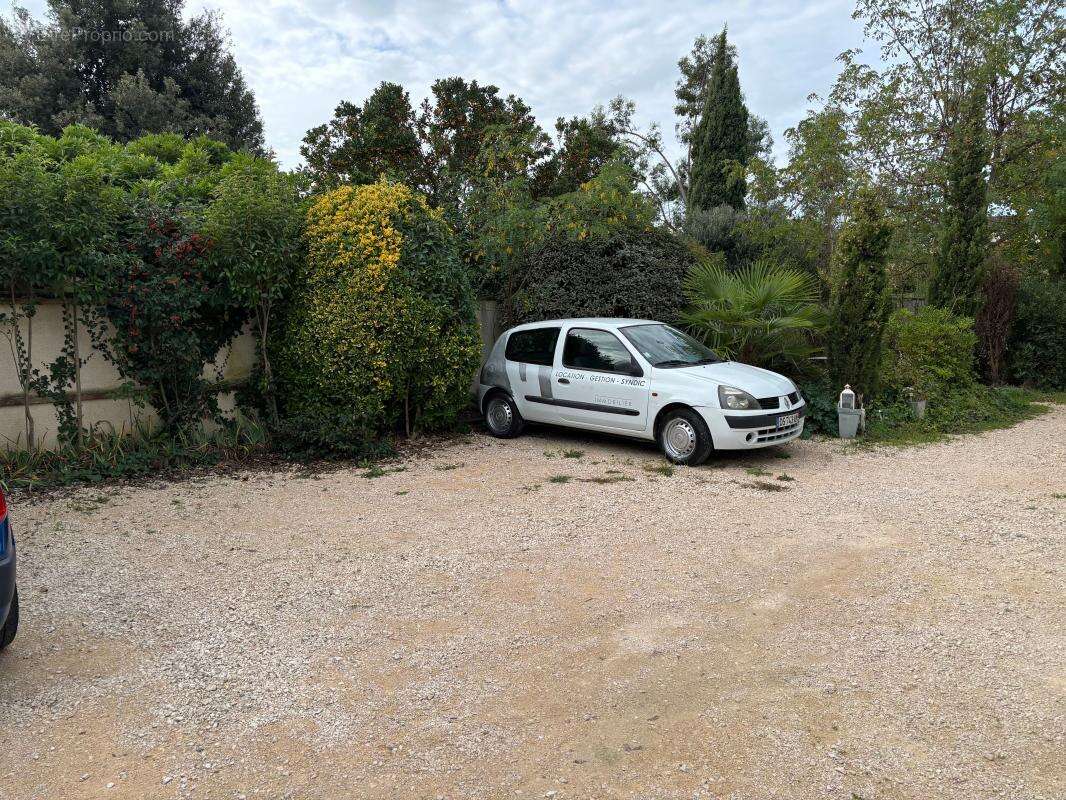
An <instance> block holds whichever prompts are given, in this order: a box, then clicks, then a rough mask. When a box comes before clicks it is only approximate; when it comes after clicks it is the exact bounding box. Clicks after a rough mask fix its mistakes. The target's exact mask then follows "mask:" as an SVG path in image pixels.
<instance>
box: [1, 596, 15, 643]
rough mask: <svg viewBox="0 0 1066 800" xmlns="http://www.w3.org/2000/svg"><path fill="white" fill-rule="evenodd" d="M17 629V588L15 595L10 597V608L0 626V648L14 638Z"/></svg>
mask: <svg viewBox="0 0 1066 800" xmlns="http://www.w3.org/2000/svg"><path fill="white" fill-rule="evenodd" d="M18 629H19V590H18V589H16V590H15V596H14V597H13V598H12V599H11V610H10V611H9V612H8V614H7V622H5V623H4V627H3V628H0V650H3V649H4V648H5V647H7V646H8V645H9V644H11V642H12V640H13V639H14V638H15V633H16V632H17V631H18Z"/></svg>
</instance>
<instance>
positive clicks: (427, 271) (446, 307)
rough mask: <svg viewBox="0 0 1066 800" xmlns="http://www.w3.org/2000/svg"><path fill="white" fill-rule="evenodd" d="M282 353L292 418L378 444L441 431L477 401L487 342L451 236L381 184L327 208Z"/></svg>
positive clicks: (343, 194) (397, 189)
mask: <svg viewBox="0 0 1066 800" xmlns="http://www.w3.org/2000/svg"><path fill="white" fill-rule="evenodd" d="M306 237H307V263H306V265H305V266H304V268H303V269H302V271H301V273H300V274H299V275H298V276H297V280H296V288H295V291H294V295H293V298H292V303H291V306H290V310H289V313H288V315H287V318H286V321H285V324H284V328H283V331H282V336H281V337H280V339H281V343H280V345H279V348H278V354H277V360H278V373H279V384H280V388H281V391H282V397H283V404H284V408H285V411H286V413H287V414H288V415H289V416H290V417H299V416H301V415H307V416H308V417H312V418H315V419H322V418H323V417H325V418H327V419H328V418H330V416H331V415H333V416H335V417H336V418H337V419H345V420H350V419H351V418H353V417H358V418H359V419H360V420H361V421H362V422H363V424H364V427H365V430H366V432H367V433H368V434H370V435H376V434H382V433H390V432H393V431H404V430H409V431H410V430H415V429H419V430H434V429H441V428H444V427H446V426H448V425H449V424H451V423H453V422H454V420H455V417H456V415H457V414H458V412H459V411H460V410H461V409H462V408H463V406H464V405H465V404H466V403H468V402H469V390H470V382H471V379H472V377H473V375H474V371H475V370H476V369H477V367H478V364H479V360H480V353H481V339H480V336H479V334H478V326H477V318H476V313H475V306H474V299H473V293H472V291H471V288H470V283H469V279H468V277H467V275H466V272H465V271H464V269H463V266H462V264H461V262H460V260H459V257H458V254H457V250H456V244H455V241H454V236H453V234H452V232H451V230H450V229H449V228H448V226H447V225H446V224H445V222H444V221H443V220H442V219H441V217H440V215H439V214H438V213H437V212H436V211H434V210H433V209H431V208H430V207H429V206H428V205H427V204H426V201H425V199H424V198H423V197H422V196H421V195H419V194H417V193H416V192H414V191H412V190H411V189H409V188H408V187H406V186H404V185H402V184H398V183H391V182H389V181H385V180H382V181H379V182H378V183H373V184H368V185H364V186H344V187H341V188H339V189H336V190H334V191H332V192H329V193H327V194H324V195H322V196H321V197H319V198H318V199H317V200H316V201H315V202H314V203H313V204H312V206H311V208H310V209H309V210H308V214H307V228H306Z"/></svg>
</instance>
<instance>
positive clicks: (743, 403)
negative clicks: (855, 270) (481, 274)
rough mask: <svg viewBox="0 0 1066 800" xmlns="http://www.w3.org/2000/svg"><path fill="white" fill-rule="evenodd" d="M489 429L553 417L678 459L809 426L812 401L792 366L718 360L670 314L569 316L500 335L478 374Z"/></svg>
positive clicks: (506, 431) (693, 460)
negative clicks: (792, 375) (667, 319)
mask: <svg viewBox="0 0 1066 800" xmlns="http://www.w3.org/2000/svg"><path fill="white" fill-rule="evenodd" d="M478 383H479V386H478V401H479V404H480V407H481V410H482V411H483V412H484V414H485V421H486V423H487V425H488V428H489V430H490V431H491V432H492V433H493V434H494V435H495V436H499V437H502V438H510V437H512V436H517V435H518V434H519V433H521V432H522V427H523V425H524V423H525V422H526V421H527V420H528V421H530V422H546V423H551V424H555V425H566V426H569V427H572V428H584V429H587V430H595V431H606V432H608V433H616V434H621V435H623V436H632V437H634V438H637V439H650V440H656V441H658V443H659V446H660V447H661V448H662V451H663V453H664V454H665V455H666V457H667V458H669V459H670V460H671V461H673V462H674V463H675V464H690V465H693V464H699V463H701V462H703V461H704V460H705V459H706V458H707V456H709V455H710V453H711V451H712V450H714V449H718V450H740V449H747V448H755V447H767V446H769V445H775V444H781V443H783V442H788V441H791V440H792V439H795V438H796V437H798V436H799V435H800V434H801V433H802V432H803V417H804V415H805V414H806V412H807V408H806V403H805V402H804V400H803V398H802V397H801V396H800V393H799V390H798V389H797V388H796V385H795V384H794V383H793V382H792V381H790V380H789V379H788V378H786V377H784V376H783V375H778V374H777V373H776V372H770V371H769V370H765V369H759V368H758V367H752V366H748V365H747V364H740V363H738V362H736V361H722V360H720V359H718V358H717V357H716V356H715V355H714V353H712V352H711V351H710V350H709V349H708V348H707V347H706V346H705V345H703V344H701V343H700V342H699V341H697V340H696V339H693V338H692V337H691V336H688V335H687V334H685V333H682V332H681V331H679V330H677V329H675V328H672V327H670V326H669V325H665V324H663V323H661V322H653V321H651V320H641V319H560V320H551V321H548V322H536V323H529V324H526V325H519V326H517V327H515V328H511V329H510V330H508V331H506V332H505V333H504V334H503V335H502V336H500V338H499V339H498V340H497V341H496V345H495V346H494V347H493V348H492V353H491V354H490V355H489V358H488V360H487V361H486V362H485V366H484V367H482V369H481V376H480V378H479V379H478Z"/></svg>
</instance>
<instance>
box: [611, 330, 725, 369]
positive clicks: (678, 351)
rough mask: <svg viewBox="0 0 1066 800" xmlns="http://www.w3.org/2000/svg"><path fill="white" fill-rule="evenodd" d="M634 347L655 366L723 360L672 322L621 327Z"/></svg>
mask: <svg viewBox="0 0 1066 800" xmlns="http://www.w3.org/2000/svg"><path fill="white" fill-rule="evenodd" d="M622 333H623V334H624V335H625V337H626V338H627V339H629V341H630V342H632V343H633V346H634V347H636V348H637V350H638V351H639V352H640V354H641V355H642V356H644V358H646V359H648V361H649V362H650V363H651V365H652V366H653V367H693V366H696V365H698V364H713V363H715V362H716V361H721V359H720V358H718V356H716V355H715V354H714V353H713V352H712V351H711V349H710V348H708V347H707V346H706V345H704V344H701V343H700V342H698V341H697V340H695V339H693V338H692V337H691V336H689V335H688V334H685V333H682V332H681V331H679V330H677V329H676V328H671V327H670V326H669V325H630V326H628V327H626V328H622Z"/></svg>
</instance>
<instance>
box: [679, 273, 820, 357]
mask: <svg viewBox="0 0 1066 800" xmlns="http://www.w3.org/2000/svg"><path fill="white" fill-rule="evenodd" d="M685 296H686V297H687V298H688V301H689V303H690V304H691V305H690V307H689V308H688V309H686V310H685V312H684V313H683V314H682V319H683V320H684V322H685V324H686V325H688V327H689V329H690V330H691V332H692V333H693V335H695V336H697V337H699V338H701V339H702V340H703V341H704V342H705V343H706V344H707V346H708V347H710V348H711V349H712V350H714V351H715V352H716V353H717V354H718V355H719V356H721V357H722V358H728V359H733V360H736V361H743V362H744V363H746V364H753V365H755V366H759V367H768V368H777V369H787V370H791V371H796V370H800V371H803V370H805V369H807V368H808V367H809V363H808V360H809V359H810V357H811V356H813V355H815V354H817V353H818V352H819V350H820V349H821V348H820V347H819V346H818V342H817V340H818V338H819V334H821V333H822V332H823V331H824V330H825V328H826V324H827V322H828V317H827V314H826V312H825V309H824V308H823V307H822V305H821V303H820V302H819V291H818V284H817V283H816V282H815V280H814V278H812V277H811V276H810V275H808V274H806V273H804V272H800V271H799V270H796V269H792V268H789V267H781V266H778V265H776V264H773V263H770V262H768V261H763V260H760V261H757V262H756V263H754V264H750V265H748V266H746V267H742V268H740V269H738V270H734V271H728V270H726V268H725V264H724V259H722V258H721V257H720V255H719V257H717V258H714V257H712V258H708V259H704V260H703V261H701V262H700V263H699V264H697V265H696V266H694V267H693V268H692V269H691V270H690V271H689V274H688V278H687V279H686V280H685Z"/></svg>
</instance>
